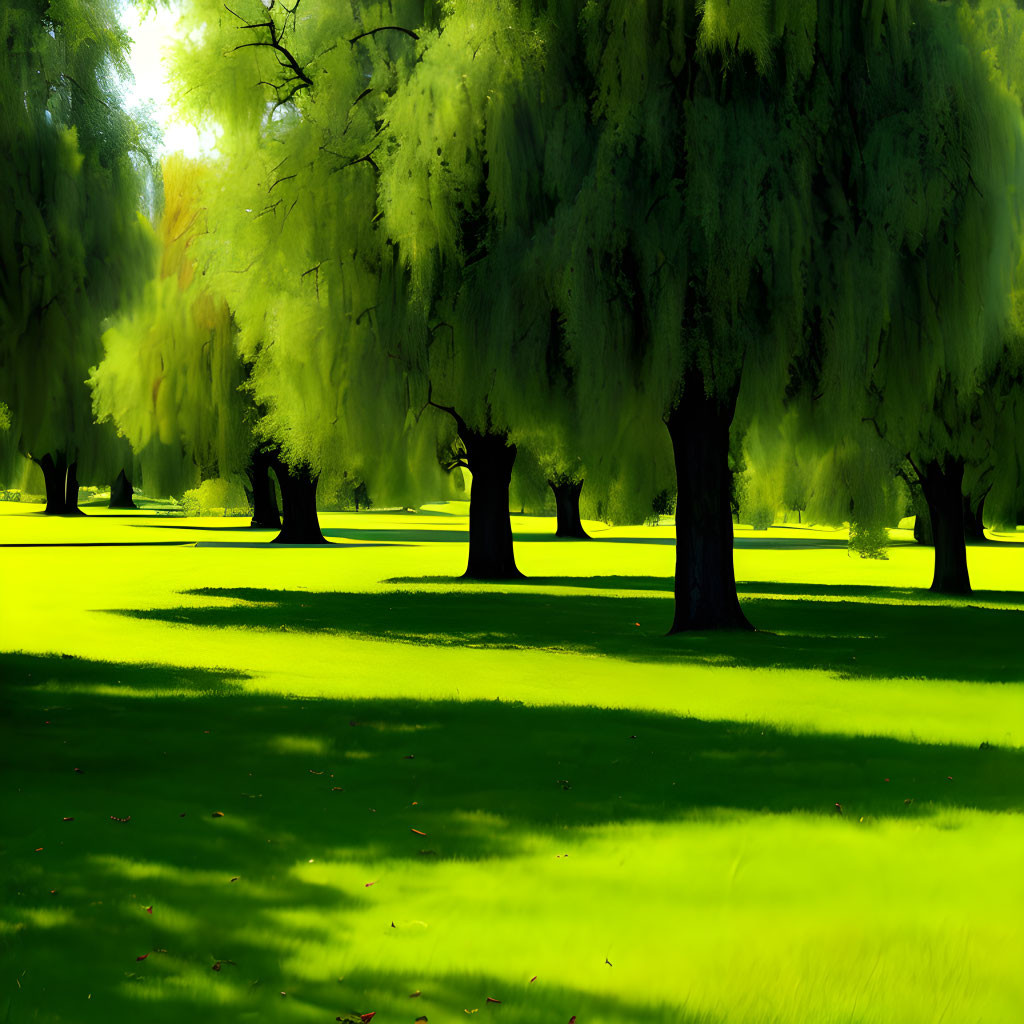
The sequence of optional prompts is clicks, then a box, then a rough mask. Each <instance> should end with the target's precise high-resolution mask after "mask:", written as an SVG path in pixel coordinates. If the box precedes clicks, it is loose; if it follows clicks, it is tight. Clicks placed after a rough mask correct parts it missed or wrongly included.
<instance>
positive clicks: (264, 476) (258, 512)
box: [246, 452, 315, 530]
mask: <svg viewBox="0 0 1024 1024" xmlns="http://www.w3.org/2000/svg"><path fill="white" fill-rule="evenodd" d="M272 466H273V459H272V458H271V457H270V456H269V455H268V454H267V453H266V452H253V455H252V460H251V462H250V463H249V468H248V469H247V470H246V476H248V477H249V483H250V484H251V485H252V520H251V522H250V523H249V525H250V526H256V527H261V528H263V529H266V530H280V529H281V513H280V512H279V511H278V508H277V494H275V492H274V483H273V481H272V480H271V479H270V470H271V467H272ZM282 493H283V489H282ZM314 507H315V503H314Z"/></svg>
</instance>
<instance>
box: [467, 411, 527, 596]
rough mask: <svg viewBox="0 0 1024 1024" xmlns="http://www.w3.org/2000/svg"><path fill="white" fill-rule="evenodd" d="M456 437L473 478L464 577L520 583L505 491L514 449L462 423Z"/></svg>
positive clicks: (505, 441)
mask: <svg viewBox="0 0 1024 1024" xmlns="http://www.w3.org/2000/svg"><path fill="white" fill-rule="evenodd" d="M459 437H460V438H462V443H463V444H464V445H465V446H466V462H467V463H468V465H469V471H470V473H472V474H473V482H472V486H471V488H470V492H469V564H468V565H467V566H466V571H465V573H464V574H463V575H464V578H466V579H474V580H511V579H521V578H522V575H523V574H522V573H521V572H520V571H519V570H518V569H517V568H516V560H515V554H514V552H513V550H512V520H511V518H510V516H509V509H508V488H509V484H510V483H511V482H512V466H513V465H514V464H515V461H516V446H515V445H514V444H509V443H508V435H507V434H492V433H484V434H480V433H477V432H476V431H475V430H470V429H469V428H468V427H466V425H465V424H464V423H462V424H460V427H459Z"/></svg>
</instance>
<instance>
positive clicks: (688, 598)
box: [668, 373, 753, 633]
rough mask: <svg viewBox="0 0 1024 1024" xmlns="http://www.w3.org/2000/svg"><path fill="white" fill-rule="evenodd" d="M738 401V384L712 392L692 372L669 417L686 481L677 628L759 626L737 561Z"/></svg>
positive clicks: (680, 504)
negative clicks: (734, 450) (732, 431)
mask: <svg viewBox="0 0 1024 1024" xmlns="http://www.w3.org/2000/svg"><path fill="white" fill-rule="evenodd" d="M735 408H736V393H735V391H732V392H731V393H730V394H728V395H727V396H725V397H722V398H716V397H711V398H709V397H707V396H706V395H705V393H704V381H703V379H702V378H701V377H700V376H699V375H697V374H694V373H691V374H688V375H687V380H686V386H685V388H684V392H683V400H682V402H680V404H679V406H678V407H677V408H676V409H674V410H673V411H672V413H671V415H670V416H669V418H668V432H669V436H670V437H671V438H672V451H673V454H674V456H675V466H676V483H677V487H678V497H677V499H676V581H675V597H676V603H675V618H674V620H673V622H672V629H671V632H672V633H682V632H685V631H687V630H701V631H703V630H711V629H752V628H753V627H752V626H751V625H750V623H749V622H748V621H747V617H746V616H745V615H744V614H743V610H742V609H741V608H740V602H739V598H738V597H737V595H736V576H735V572H734V570H733V563H732V506H731V505H730V493H731V483H732V481H731V473H730V471H729V427H730V425H731V423H732V418H733V413H734V411H735Z"/></svg>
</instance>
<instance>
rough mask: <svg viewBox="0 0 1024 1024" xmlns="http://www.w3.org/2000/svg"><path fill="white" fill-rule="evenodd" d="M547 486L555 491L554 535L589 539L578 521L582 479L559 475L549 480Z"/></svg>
mask: <svg viewBox="0 0 1024 1024" xmlns="http://www.w3.org/2000/svg"><path fill="white" fill-rule="evenodd" d="M548 487H550V488H551V490H552V491H554V492H555V514H556V515H557V517H558V525H557V527H556V529H555V536H556V537H570V538H574V539H576V540H590V535H589V534H588V533H587V532H586V531H585V530H584V529H583V523H582V522H580V494H581V492H582V491H583V481H582V480H573V479H572V477H568V476H560V477H558V478H557V479H555V480H549V481H548Z"/></svg>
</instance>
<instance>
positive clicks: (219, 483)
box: [181, 477, 252, 518]
mask: <svg viewBox="0 0 1024 1024" xmlns="http://www.w3.org/2000/svg"><path fill="white" fill-rule="evenodd" d="M181 510H182V512H184V513H185V515H186V516H227V517H236V518H237V517H242V516H249V515H252V510H251V509H250V508H249V505H248V502H247V501H246V498H245V493H244V491H243V490H242V488H241V486H240V485H239V483H238V481H237V480H224V479H223V478H221V477H217V478H215V479H212V480H204V481H203V482H202V483H201V484H200V485H199V486H198V487H195V488H192V489H191V490H188V491H185V493H184V494H183V495H182V496H181Z"/></svg>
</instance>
